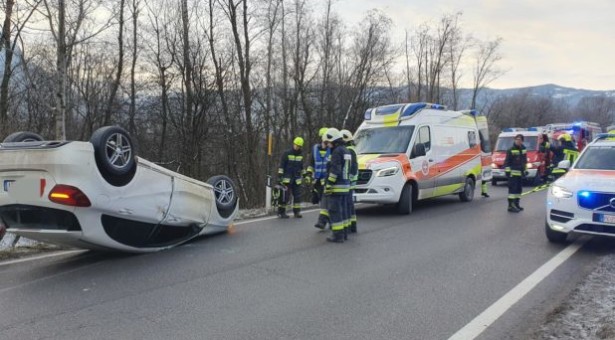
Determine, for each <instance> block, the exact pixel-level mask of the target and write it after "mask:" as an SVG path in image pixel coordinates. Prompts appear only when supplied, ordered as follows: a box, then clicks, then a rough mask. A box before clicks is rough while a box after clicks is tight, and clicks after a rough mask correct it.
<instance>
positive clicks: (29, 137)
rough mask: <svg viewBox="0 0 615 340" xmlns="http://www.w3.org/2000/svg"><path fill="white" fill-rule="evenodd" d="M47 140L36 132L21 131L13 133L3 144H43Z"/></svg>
mask: <svg viewBox="0 0 615 340" xmlns="http://www.w3.org/2000/svg"><path fill="white" fill-rule="evenodd" d="M44 140H45V139H44V138H43V137H42V136H41V135H39V134H37V133H34V132H29V131H19V132H15V133H11V134H10V135H8V136H6V138H5V139H4V140H3V141H2V142H3V143H20V142H42V141H44Z"/></svg>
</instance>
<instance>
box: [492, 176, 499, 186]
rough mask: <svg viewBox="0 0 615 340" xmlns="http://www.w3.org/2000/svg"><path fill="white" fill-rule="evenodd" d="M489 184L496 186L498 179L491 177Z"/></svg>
mask: <svg viewBox="0 0 615 340" xmlns="http://www.w3.org/2000/svg"><path fill="white" fill-rule="evenodd" d="M491 185H492V186H497V185H498V180H497V179H495V178H492V179H491Z"/></svg>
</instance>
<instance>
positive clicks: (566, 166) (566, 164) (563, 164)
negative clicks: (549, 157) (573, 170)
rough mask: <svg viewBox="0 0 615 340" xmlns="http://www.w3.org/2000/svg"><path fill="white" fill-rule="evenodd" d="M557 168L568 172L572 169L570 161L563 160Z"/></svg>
mask: <svg viewBox="0 0 615 340" xmlns="http://www.w3.org/2000/svg"><path fill="white" fill-rule="evenodd" d="M557 167H558V168H560V169H564V170H568V169H570V161H569V160H567V159H566V160H563V161H561V162H559V163H557Z"/></svg>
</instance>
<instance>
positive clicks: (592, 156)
mask: <svg viewBox="0 0 615 340" xmlns="http://www.w3.org/2000/svg"><path fill="white" fill-rule="evenodd" d="M574 167H575V169H586V170H615V146H591V147H590V148H589V149H587V150H585V152H583V154H582V155H581V157H580V158H579V161H578V162H577V164H576V165H575V166H574Z"/></svg>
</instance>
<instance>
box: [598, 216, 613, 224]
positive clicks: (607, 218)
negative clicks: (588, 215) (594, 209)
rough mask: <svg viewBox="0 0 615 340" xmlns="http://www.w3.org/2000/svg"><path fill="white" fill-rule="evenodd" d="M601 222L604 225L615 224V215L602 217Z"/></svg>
mask: <svg viewBox="0 0 615 340" xmlns="http://www.w3.org/2000/svg"><path fill="white" fill-rule="evenodd" d="M601 220H602V222H603V223H612V224H615V215H602V218H601Z"/></svg>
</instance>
